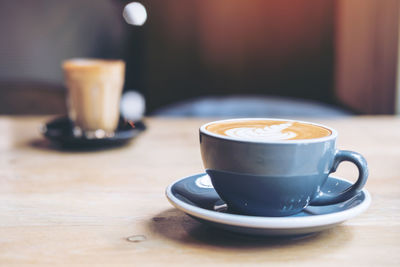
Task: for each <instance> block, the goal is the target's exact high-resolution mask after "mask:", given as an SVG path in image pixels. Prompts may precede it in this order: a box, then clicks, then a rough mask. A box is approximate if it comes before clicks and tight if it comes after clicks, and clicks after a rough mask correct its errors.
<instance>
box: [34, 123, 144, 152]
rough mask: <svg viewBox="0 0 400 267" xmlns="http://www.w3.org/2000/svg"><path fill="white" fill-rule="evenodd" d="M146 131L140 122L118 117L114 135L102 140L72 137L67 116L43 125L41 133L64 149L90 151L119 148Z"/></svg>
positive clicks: (71, 127)
mask: <svg viewBox="0 0 400 267" xmlns="http://www.w3.org/2000/svg"><path fill="white" fill-rule="evenodd" d="M145 129H146V126H145V124H144V123H143V122H142V121H133V122H130V121H128V120H125V119H124V118H123V117H120V120H119V123H118V127H117V130H116V131H115V135H114V136H112V137H104V138H87V137H85V136H80V137H76V136H74V135H73V123H72V121H71V120H70V119H69V118H68V116H63V117H59V118H56V119H54V120H51V121H49V122H47V123H46V124H44V125H43V126H42V128H41V133H42V134H43V135H44V136H45V137H46V138H47V139H49V140H51V141H52V142H54V143H56V144H58V145H61V146H62V147H64V148H71V149H75V148H76V149H86V148H88V149H90V148H106V147H114V146H121V145H124V144H126V143H127V142H128V141H130V140H131V139H133V138H134V137H136V136H138V135H139V134H140V133H141V132H143V131H144V130H145Z"/></svg>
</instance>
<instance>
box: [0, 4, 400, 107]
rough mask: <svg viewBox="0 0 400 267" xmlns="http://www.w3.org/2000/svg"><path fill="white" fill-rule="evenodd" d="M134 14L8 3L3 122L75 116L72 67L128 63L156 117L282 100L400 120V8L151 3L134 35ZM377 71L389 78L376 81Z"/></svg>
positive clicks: (1, 64)
mask: <svg viewBox="0 0 400 267" xmlns="http://www.w3.org/2000/svg"><path fill="white" fill-rule="evenodd" d="M382 2H386V3H382ZM127 3H129V1H123V0H97V1H90V0H69V1H51V0H36V1H28V0H21V1H6V0H0V34H1V42H0V113H1V114H27V113H28V114H48V113H50V114H51V113H63V112H65V104H64V97H65V89H64V88H63V77H62V71H61V67H60V64H61V61H62V60H64V59H67V58H71V57H100V58H123V59H124V60H126V62H127V75H126V84H125V90H136V91H139V92H141V93H142V94H143V95H144V96H145V98H146V106H147V113H148V114H161V115H162V111H163V110H165V109H168V108H169V107H171V108H176V106H174V105H176V103H182V101H189V103H195V102H196V99H203V100H204V99H206V100H207V99H211V100H215V99H217V100H218V99H223V97H229V96H236V98H235V101H236V102H233V105H234V106H235V105H236V104H235V103H238V102H237V101H238V99H239V100H240V99H241V98H242V97H243V98H244V99H246V98H249V99H250V100H251V99H261V98H262V99H266V100H270V102H268V103H271V101H272V102H274V101H275V100H276V99H277V97H278V102H276V101H275V103H278V104H279V105H281V106H282V108H285V102H279V101H282V100H283V101H285V100H286V99H287V100H289V102H287V103H289V104H290V105H295V102H293V101H294V100H297V99H298V100H299V101H303V102H304V100H305V101H312V102H310V103H317V104H321V105H324V106H326V107H328V108H331V109H334V110H338V111H339V112H342V111H343V112H344V113H348V114H352V113H355V114H362V113H367V114H385V113H386V114H390V113H394V112H395V104H396V103H395V101H394V99H395V98H396V97H395V95H396V83H395V80H396V77H397V72H396V70H397V68H396V66H397V49H398V46H397V42H398V40H397V39H396V38H397V36H398V35H397V33H396V34H395V35H394V37H392V36H393V34H392V33H393V32H398V20H397V22H395V21H396V19H397V16H398V7H399V3H398V1H396V0H394V1H392V0H387V1H378V0H366V1H360V0H349V1H347V2H346V1H335V0H324V1H321V0H252V1H238V0H217V1H215V0H214V1H212V0H191V1H184V0H168V1H156V0H149V1H141V3H143V5H144V6H145V7H146V9H147V13H148V19H147V22H146V23H145V24H144V25H143V26H141V27H135V26H132V25H128V24H127V23H125V21H124V19H123V17H122V11H123V8H124V6H125V5H126V4H127ZM394 7H397V11H393V10H396V9H395V8H394ZM388 10H390V12H391V13H387V12H386V11H388ZM382 19H384V21H385V23H386V24H384V25H383V26H381V27H383V30H382V33H380V30H379V28H377V27H376V25H381V24H379V22H380V21H382ZM368 23H369V24H368ZM357 27H358V28H357ZM377 29H378V30H377ZM357 34H358V35H357ZM377 37H379V38H381V40H382V41H381V42H382V43H383V42H385V43H386V45H383V44H380V43H379V42H377V41H376V38H377ZM352 38H353V39H352ZM354 38H355V39H354ZM395 39H396V40H395ZM388 40H389V41H390V42H391V43H393V44H391V45H390V46H389V47H388V45H387V43H388ZM368 41H370V42H368ZM369 43H373V44H374V45H373V46H372V48H371V50H368V49H364V50H365V51H364V50H363V49H362V47H361V48H360V47H357V45H359V44H361V45H366V46H368V45H369ZM383 46H384V47H383ZM396 47H397V48H396ZM367 48H368V47H367ZM383 49H384V50H385V51H386V52H385V55H383V57H384V58H383V59H381V58H382V56H380V57H379V58H378V60H377V58H376V57H377V55H376V54H377V53H376V51H378V52H379V51H381V50H383ZM358 51H360V53H364V54H361V55H357V53H358ZM352 55H354V61H353V60H352V59H351V58H352ZM362 55H364V56H363V57H362ZM349 56H350V59H349ZM369 57H370V59H369ZM365 58H366V59H368V60H369V62H363V60H365ZM393 58H396V60H394V59H393ZM357 59H358V61H357ZM379 59H381V61H382V63H381V65H379V62H380V61H379ZM371 62H375V63H376V62H378V63H377V64H378V66H377V67H379V69H380V72H379V73H378V74H376V73H377V72H376V70H375V69H374V67H372V68H370V69H365V66H364V64H371ZM352 64H358V65H352ZM382 68H384V69H385V71H387V72H385V73H384V74H382ZM354 69H358V70H359V71H358V74H357V73H355V74H354V75H353V74H351V75H350V76H348V74H349V73H350V72H351V70H354ZM374 75H379V76H378V77H375V76H374ZM371 79H372V80H371ZM392 80H393V84H392V83H391V82H390V81H392ZM388 81H389V82H388ZM371 84H372V85H371ZM338 85H339V86H338ZM382 88H383V89H382ZM376 95H379V96H380V98H379V99H380V100H379V101H376V99H377V97H376ZM366 96H368V99H366V98H365V97H366ZM45 99H46V100H45ZM190 101H192V102H190ZM211 102H212V101H211ZM217 102H218V101H217ZM375 102H379V103H375ZM250 103H251V101H250ZM307 103H308V102H307ZM368 103H369V104H368ZM190 105H191V104H190ZM216 105H218V103H217V104H216ZM250 105H251V104H250ZM206 107H207V105H206ZM179 108H182V105H180V106H179ZM293 112H294V113H296V110H295V108H294V110H293ZM344 113H343V114H344Z"/></svg>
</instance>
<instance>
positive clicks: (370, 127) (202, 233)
mask: <svg viewBox="0 0 400 267" xmlns="http://www.w3.org/2000/svg"><path fill="white" fill-rule="evenodd" d="M47 119H48V118H46V117H0V153H1V156H0V190H1V194H0V266H10V265H18V266H20V265H23V264H32V263H37V264H42V265H53V264H60V265H66V266H70V265H71V264H78V263H79V264H85V265H89V264H96V265H103V264H104V265H122V264H124V265H133V266H136V265H138V266H139V265H144V264H150V265H160V266H161V265H166V264H169V265H186V266H189V265H193V264H194V265H203V264H210V265H220V264H232V265H249V264H264V265H267V264H274V265H281V264H282V265H283V264H287V263H290V264H298V265H300V266H319V265H320V264H322V265H324V266H325V265H331V266H349V265H351V266H390V265H392V266H400V168H399V167H400V118H395V117H357V118H347V119H340V120H314V121H318V122H321V123H323V124H327V125H330V126H332V127H334V128H336V129H337V130H338V131H339V133H340V135H339V139H338V145H339V147H340V148H346V149H349V150H355V151H358V152H360V153H362V154H363V155H364V156H365V157H366V158H367V160H368V162H369V167H370V178H369V181H368V183H367V186H366V188H367V189H368V190H369V192H370V193H371V195H372V205H371V207H370V209H369V210H368V211H367V212H366V213H364V214H362V215H360V216H358V217H356V218H354V219H352V220H349V221H347V222H345V223H344V224H342V225H340V226H338V227H335V228H333V229H331V230H328V231H325V232H322V233H320V234H316V235H313V236H310V237H307V238H301V239H299V238H297V239H296V238H289V239H288V238H286V239H273V238H271V239H270V238H254V237H243V236H238V235H235V234H230V233H228V232H221V231H218V230H215V229H213V228H210V227H207V226H204V225H202V224H200V223H199V222H197V221H195V220H194V219H192V218H190V217H189V216H187V215H185V214H184V213H182V212H180V211H178V210H176V209H174V208H173V207H172V206H171V205H170V204H169V202H168V201H167V200H166V198H165V196H164V190H165V187H166V186H167V185H168V184H170V183H171V182H173V181H175V180H177V179H178V178H181V177H184V176H188V175H191V174H195V173H200V172H202V171H203V169H202V162H201V159H200V153H199V145H198V127H199V126H200V125H201V124H202V123H204V122H206V121H207V120H199V119H156V118H152V119H147V120H146V123H147V125H148V130H147V131H146V132H145V133H144V134H142V135H141V136H140V137H138V138H137V139H136V140H134V141H133V142H132V143H130V144H129V145H127V146H124V147H121V148H115V149H111V150H101V151H86V152H74V151H61V150H58V149H57V148H55V147H53V146H52V145H51V144H49V143H48V142H47V141H46V140H44V139H43V138H42V137H41V136H40V134H39V133H38V126H39V124H40V123H41V122H45V121H46V120H47ZM337 175H339V176H344V177H346V178H349V179H352V180H353V181H354V180H355V176H356V169H355V167H354V166H353V165H351V164H350V163H344V164H342V165H341V166H340V170H339V171H338V172H337Z"/></svg>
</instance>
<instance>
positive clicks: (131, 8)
mask: <svg viewBox="0 0 400 267" xmlns="http://www.w3.org/2000/svg"><path fill="white" fill-rule="evenodd" d="M122 16H123V17H124V19H125V21H126V22H127V23H128V24H131V25H135V26H142V25H143V24H144V23H145V22H146V19H147V12H146V8H145V7H144V6H143V5H142V4H141V3H138V2H132V3H129V4H127V5H126V6H125V8H124V12H123V13H122Z"/></svg>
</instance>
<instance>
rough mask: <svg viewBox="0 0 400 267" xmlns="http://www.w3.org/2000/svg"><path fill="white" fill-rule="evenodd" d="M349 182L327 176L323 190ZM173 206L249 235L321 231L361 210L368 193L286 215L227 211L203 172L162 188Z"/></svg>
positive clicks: (341, 187) (333, 189) (340, 188)
mask: <svg viewBox="0 0 400 267" xmlns="http://www.w3.org/2000/svg"><path fill="white" fill-rule="evenodd" d="M350 185H351V183H350V182H348V181H346V180H344V179H339V178H335V177H331V176H330V177H329V178H328V181H327V182H326V183H325V185H324V187H323V188H322V191H323V192H328V193H335V192H341V191H343V190H344V189H346V188H347V187H349V186H350ZM166 196H167V198H168V200H169V201H170V202H171V204H172V205H173V206H175V207H176V208H177V209H179V210H181V211H183V212H185V213H187V214H188V215H190V216H191V217H193V218H195V219H197V220H199V221H201V222H203V223H206V224H209V225H212V226H214V227H217V228H220V229H224V230H228V231H233V232H238V233H242V234H251V235H266V236H284V235H302V234H310V233H314V232H318V231H322V230H325V229H328V228H331V227H333V226H335V225H338V224H340V223H342V222H344V221H345V220H348V219H350V218H353V217H355V216H357V215H358V214H360V213H362V212H364V211H365V210H366V209H367V208H368V207H369V205H370V203H371V197H370V195H369V193H368V191H367V190H366V189H363V190H362V191H361V192H360V193H359V194H358V195H356V196H355V197H353V198H351V199H349V200H347V201H345V202H342V203H339V204H334V205H327V206H309V207H307V208H306V209H305V210H303V211H302V212H300V213H298V214H295V215H292V216H287V217H261V216H248V215H239V214H233V213H230V212H229V210H228V209H227V206H226V204H225V203H224V202H223V201H222V200H221V199H220V197H219V196H218V194H217V192H216V191H215V190H214V188H213V186H212V184H211V180H210V178H209V177H208V175H207V174H205V173H203V174H198V175H193V176H190V177H186V178H183V179H180V180H178V181H176V182H174V183H172V184H171V185H170V186H168V187H167V189H166Z"/></svg>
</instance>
